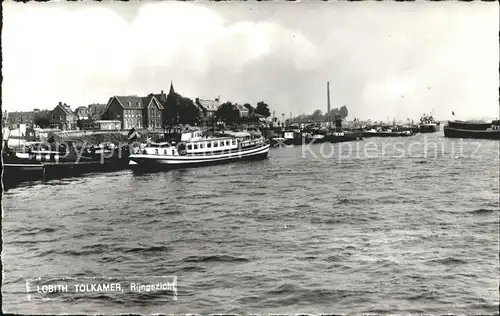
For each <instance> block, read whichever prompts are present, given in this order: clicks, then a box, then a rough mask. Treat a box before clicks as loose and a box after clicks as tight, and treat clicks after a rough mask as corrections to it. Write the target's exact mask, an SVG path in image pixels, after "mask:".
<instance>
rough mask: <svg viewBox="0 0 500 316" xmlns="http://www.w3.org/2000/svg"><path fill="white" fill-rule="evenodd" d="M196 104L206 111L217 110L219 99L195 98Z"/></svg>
mask: <svg viewBox="0 0 500 316" xmlns="http://www.w3.org/2000/svg"><path fill="white" fill-rule="evenodd" d="M196 104H198V105H199V106H200V107H202V108H203V109H204V110H206V111H217V109H218V108H219V105H220V104H219V101H217V100H204V99H199V98H198V99H196Z"/></svg>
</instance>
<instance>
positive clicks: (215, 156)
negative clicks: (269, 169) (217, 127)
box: [129, 129, 269, 168]
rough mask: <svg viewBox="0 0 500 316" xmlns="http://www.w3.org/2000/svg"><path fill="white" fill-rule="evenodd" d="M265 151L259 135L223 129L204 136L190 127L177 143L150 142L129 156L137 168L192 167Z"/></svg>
mask: <svg viewBox="0 0 500 316" xmlns="http://www.w3.org/2000/svg"><path fill="white" fill-rule="evenodd" d="M268 152H269V143H268V142H267V141H266V139H265V138H264V137H262V135H261V134H255V133H250V132H225V133H223V134H220V135H214V136H210V137H208V136H203V132H202V131H201V130H199V129H194V130H191V131H189V132H185V133H183V134H182V135H181V139H180V141H179V142H175V141H172V142H162V143H150V144H148V145H147V146H146V147H145V148H143V149H141V150H140V152H139V153H133V154H132V155H130V156H129V159H130V165H131V166H132V167H139V168H158V167H193V166H200V165H205V164H216V163H227V162H232V161H238V160H258V159H263V158H266V157H267V154H268Z"/></svg>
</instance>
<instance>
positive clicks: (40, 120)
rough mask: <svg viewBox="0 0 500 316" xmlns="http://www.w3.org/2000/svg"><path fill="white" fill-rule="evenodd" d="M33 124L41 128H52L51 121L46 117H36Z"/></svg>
mask: <svg viewBox="0 0 500 316" xmlns="http://www.w3.org/2000/svg"><path fill="white" fill-rule="evenodd" d="M33 123H35V125H38V126H40V127H41V128H46V127H49V126H50V120H49V119H48V118H46V117H43V116H38V117H36V118H35V119H34V120H33Z"/></svg>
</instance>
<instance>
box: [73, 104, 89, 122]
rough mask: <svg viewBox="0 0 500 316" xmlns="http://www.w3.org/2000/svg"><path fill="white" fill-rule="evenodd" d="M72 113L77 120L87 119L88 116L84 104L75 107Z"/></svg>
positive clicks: (87, 110)
mask: <svg viewBox="0 0 500 316" xmlns="http://www.w3.org/2000/svg"><path fill="white" fill-rule="evenodd" d="M74 113H75V115H76V116H77V117H78V119H79V120H87V119H89V118H90V111H89V108H88V107H86V106H79V107H77V108H76V110H75V112H74Z"/></svg>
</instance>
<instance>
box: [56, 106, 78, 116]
mask: <svg viewBox="0 0 500 316" xmlns="http://www.w3.org/2000/svg"><path fill="white" fill-rule="evenodd" d="M57 108H60V109H61V110H62V111H63V112H64V113H65V114H66V116H69V117H77V116H76V115H75V113H73V111H71V107H70V106H69V105H67V104H58V105H57V106H56V107H55V108H54V110H55V109H57ZM54 110H52V111H54Z"/></svg>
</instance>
